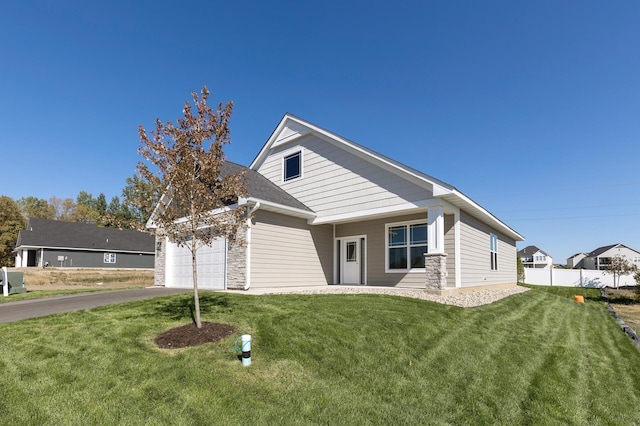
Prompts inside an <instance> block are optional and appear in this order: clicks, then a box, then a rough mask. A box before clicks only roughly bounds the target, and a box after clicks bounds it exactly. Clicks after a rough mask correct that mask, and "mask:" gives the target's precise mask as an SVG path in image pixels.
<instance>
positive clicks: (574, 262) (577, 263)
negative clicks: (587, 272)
mask: <svg viewBox="0 0 640 426" xmlns="http://www.w3.org/2000/svg"><path fill="white" fill-rule="evenodd" d="M585 257H587V254H586V253H576V254H574V255H573V256H571V257H569V258H567V268H568V269H581V268H584V264H583V260H584V258H585Z"/></svg>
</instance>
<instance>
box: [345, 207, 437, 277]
mask: <svg viewBox="0 0 640 426" xmlns="http://www.w3.org/2000/svg"><path fill="white" fill-rule="evenodd" d="M417 219H424V221H425V222H426V221H427V214H426V212H423V213H418V214H412V215H405V216H395V217H389V218H384V219H375V220H368V221H362V222H354V223H347V224H341V225H337V226H336V238H340V237H350V236H356V235H366V241H367V247H366V251H367V253H366V264H367V283H366V284H367V285H371V286H389V287H414V288H424V287H425V282H426V279H425V273H424V272H405V273H397V272H394V273H386V272H385V251H386V250H387V248H386V246H385V229H386V227H385V226H386V224H387V223H396V222H405V221H411V220H417Z"/></svg>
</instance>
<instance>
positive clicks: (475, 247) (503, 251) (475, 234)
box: [460, 212, 517, 288]
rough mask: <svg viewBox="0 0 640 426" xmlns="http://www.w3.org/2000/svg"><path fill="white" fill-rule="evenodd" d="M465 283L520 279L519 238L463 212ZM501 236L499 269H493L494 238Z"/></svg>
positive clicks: (480, 283) (462, 254)
mask: <svg viewBox="0 0 640 426" xmlns="http://www.w3.org/2000/svg"><path fill="white" fill-rule="evenodd" d="M460 222H461V223H460V262H461V286H462V287H463V288H464V287H474V286H482V285H493V284H513V283H516V282H517V267H516V253H517V251H516V245H515V241H513V240H511V239H509V238H507V237H505V236H504V235H501V234H500V233H498V232H496V231H495V230H492V229H490V228H489V227H488V226H487V225H485V224H483V223H481V222H479V221H478V220H476V219H474V218H473V217H471V216H469V215H468V214H466V213H464V212H461V213H460ZM491 233H493V234H495V235H497V236H498V270H495V271H494V270H491V258H490V239H489V235H490V234H491Z"/></svg>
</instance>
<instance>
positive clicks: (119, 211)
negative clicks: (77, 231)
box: [0, 175, 160, 266]
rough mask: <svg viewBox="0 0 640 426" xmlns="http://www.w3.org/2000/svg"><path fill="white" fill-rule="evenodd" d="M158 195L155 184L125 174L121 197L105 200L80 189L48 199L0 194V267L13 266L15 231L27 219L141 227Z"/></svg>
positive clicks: (117, 226) (136, 176)
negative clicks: (126, 176) (60, 196)
mask: <svg viewBox="0 0 640 426" xmlns="http://www.w3.org/2000/svg"><path fill="white" fill-rule="evenodd" d="M159 196H160V191H159V189H158V188H157V187H155V186H154V185H152V184H151V183H149V182H148V181H146V180H144V179H142V178H140V176H138V175H134V176H133V177H129V178H127V180H126V185H125V187H124V189H123V190H122V198H120V197H118V196H114V197H112V198H111V200H110V201H109V202H107V199H106V197H105V195H104V194H103V193H100V194H98V196H97V197H94V196H93V195H92V194H91V193H89V192H86V191H80V192H79V193H78V196H77V197H76V199H75V200H74V199H72V198H65V199H62V198H58V197H56V196H53V197H51V198H49V200H45V199H42V198H37V197H33V196H27V197H23V198H20V199H18V200H14V199H12V198H11V197H8V196H6V195H2V196H0V266H13V264H14V258H15V254H14V253H12V251H13V250H14V249H15V245H16V241H17V239H18V232H19V231H20V230H22V229H25V227H26V226H27V221H28V220H29V219H31V218H40V219H55V220H63V221H67V222H81V223H94V224H96V225H98V226H104V227H111V228H119V229H137V230H140V231H143V230H145V224H146V223H147V220H148V219H149V217H150V216H151V213H152V212H153V208H154V207H155V204H156V203H157V201H158V199H159Z"/></svg>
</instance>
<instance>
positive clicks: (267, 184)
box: [220, 161, 315, 217]
mask: <svg viewBox="0 0 640 426" xmlns="http://www.w3.org/2000/svg"><path fill="white" fill-rule="evenodd" d="M220 171H221V174H222V175H223V176H226V175H229V174H233V173H238V172H240V171H244V172H245V176H246V183H247V196H246V197H245V199H244V200H241V204H242V203H246V202H250V203H258V202H259V203H261V206H262V207H261V208H263V209H265V210H272V211H280V212H282V211H283V210H286V211H287V213H288V214H293V215H294V216H300V217H314V216H315V213H314V212H313V210H311V209H310V208H309V207H307V206H306V205H304V204H303V203H302V202H301V201H299V200H298V199H297V198H295V197H294V196H292V195H291V194H289V193H288V192H287V191H285V190H284V189H282V188H280V187H279V186H278V185H276V184H275V183H273V182H271V181H270V180H269V179H267V178H266V177H264V176H262V175H261V174H260V173H258V172H257V171H255V170H251V169H249V168H247V167H245V166H242V165H240V164H237V163H233V162H231V161H225V162H224V163H223V164H222V168H221V170H220Z"/></svg>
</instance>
